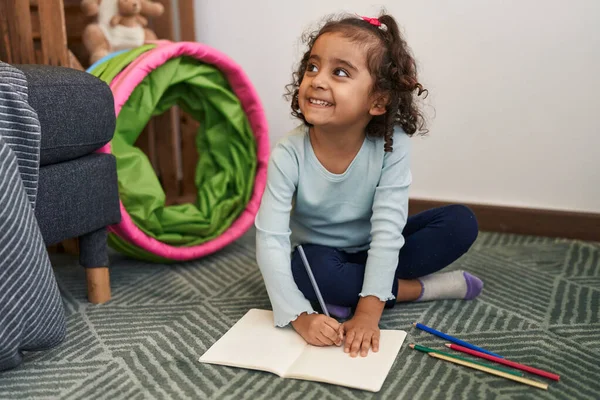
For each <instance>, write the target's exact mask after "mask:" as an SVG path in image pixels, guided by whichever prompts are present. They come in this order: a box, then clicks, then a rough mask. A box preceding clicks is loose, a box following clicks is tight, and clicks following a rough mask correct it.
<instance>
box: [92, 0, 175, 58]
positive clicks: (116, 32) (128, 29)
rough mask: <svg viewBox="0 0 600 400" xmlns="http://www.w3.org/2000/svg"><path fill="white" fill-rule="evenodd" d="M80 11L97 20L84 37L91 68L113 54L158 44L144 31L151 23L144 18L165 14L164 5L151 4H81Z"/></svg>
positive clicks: (128, 0)
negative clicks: (143, 45) (150, 43)
mask: <svg viewBox="0 0 600 400" xmlns="http://www.w3.org/2000/svg"><path fill="white" fill-rule="evenodd" d="M81 9H82V11H83V13H84V14H85V15H86V16H95V17H97V21H96V22H95V23H92V24H89V25H88V26H86V27H85V29H84V31H83V34H82V39H83V44H84V45H85V47H86V49H87V50H88V52H89V54H90V59H89V62H90V64H93V63H95V62H96V61H98V60H99V59H101V58H102V57H104V56H105V55H107V54H109V53H111V52H113V51H118V50H123V49H131V48H135V47H138V46H141V45H142V44H144V42H146V41H150V40H156V39H157V37H156V34H155V33H154V32H153V31H152V30H150V29H148V28H145V26H146V25H147V23H148V21H147V20H146V18H144V17H158V16H161V15H162V14H163V13H164V11H165V9H164V7H163V5H162V4H160V3H155V2H153V1H151V0H82V1H81ZM115 17H116V18H115Z"/></svg>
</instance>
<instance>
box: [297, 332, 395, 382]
mask: <svg viewBox="0 0 600 400" xmlns="http://www.w3.org/2000/svg"><path fill="white" fill-rule="evenodd" d="M405 338H406V332H404V331H399V330H381V337H380V344H379V351H378V352H377V353H374V352H373V351H372V350H369V354H368V355H367V356H366V357H361V356H360V354H359V355H358V356H357V357H355V358H352V357H350V354H349V353H344V348H343V347H336V346H330V347H314V346H307V348H306V349H305V350H304V352H303V353H302V355H300V358H299V359H298V360H297V361H296V362H295V363H294V364H293V365H292V366H291V367H290V369H289V370H288V371H287V374H286V376H288V377H292V378H293V377H297V378H303V379H311V380H315V381H320V382H328V383H333V384H338V385H343V386H348V387H353V388H357V389H365V390H370V391H373V392H377V391H379V390H380V389H381V386H382V385H383V382H384V381H385V378H386V376H387V374H388V373H389V371H390V368H391V367H392V365H393V364H394V360H395V359H396V356H397V355H398V352H399V350H400V347H401V346H402V343H403V342H404V339H405Z"/></svg>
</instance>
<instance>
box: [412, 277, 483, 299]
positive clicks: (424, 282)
mask: <svg viewBox="0 0 600 400" xmlns="http://www.w3.org/2000/svg"><path fill="white" fill-rule="evenodd" d="M418 281H419V282H420V283H421V288H422V289H421V296H419V298H418V299H417V300H415V301H428V300H442V299H466V300H471V299H474V298H475V297H477V296H478V295H479V293H481V290H482V289H483V282H482V281H481V279H479V278H478V277H476V276H474V275H471V274H469V273H468V272H465V271H462V270H460V271H451V272H441V273H436V274H431V275H427V276H424V277H422V278H419V279H418Z"/></svg>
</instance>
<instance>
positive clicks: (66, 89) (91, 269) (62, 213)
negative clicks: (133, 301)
mask: <svg viewBox="0 0 600 400" xmlns="http://www.w3.org/2000/svg"><path fill="white" fill-rule="evenodd" d="M15 67H17V68H18V69H20V70H21V71H23V72H24V74H25V76H26V77H27V83H28V89H29V104H30V105H31V107H33V109H34V110H35V111H36V112H37V114H38V118H39V121H40V126H41V149H40V169H39V183H38V197H37V205H36V208H35V216H36V219H37V221H38V224H39V227H40V230H41V233H42V236H43V239H44V242H45V244H46V245H47V246H49V245H53V244H56V243H59V242H61V241H63V240H65V239H69V238H79V262H80V264H81V265H82V266H83V267H84V268H86V276H87V286H88V299H89V300H90V301H91V302H92V303H104V302H106V301H108V300H109V299H110V280H109V273H108V253H107V243H106V236H107V229H106V227H107V226H109V225H111V224H115V223H117V222H119V221H120V218H121V215H120V210H119V193H118V185H117V172H116V161H115V158H114V157H113V156H112V155H110V154H99V153H97V152H96V150H98V149H99V148H101V147H102V146H103V145H105V144H106V143H108V142H109V141H110V140H111V139H112V136H113V133H114V127H115V113H114V103H113V97H112V92H111V91H110V88H109V87H108V85H107V84H105V83H104V82H102V81H101V80H99V79H97V78H96V77H94V76H92V75H90V74H87V73H85V72H83V71H77V70H74V69H70V68H63V67H52V66H44V65H16V66H15Z"/></svg>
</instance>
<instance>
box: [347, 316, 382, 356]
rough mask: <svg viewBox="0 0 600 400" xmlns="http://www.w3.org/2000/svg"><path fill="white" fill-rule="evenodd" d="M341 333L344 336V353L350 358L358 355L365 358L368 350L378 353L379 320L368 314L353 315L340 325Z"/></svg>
mask: <svg viewBox="0 0 600 400" xmlns="http://www.w3.org/2000/svg"><path fill="white" fill-rule="evenodd" d="M342 332H343V333H344V334H345V336H346V343H345V345H344V352H346V353H348V352H350V357H356V356H357V355H358V352H359V350H360V355H361V356H362V357H366V356H367V354H368V352H369V348H370V347H372V348H373V351H374V352H378V351H379V334H380V333H379V318H377V317H374V316H372V315H370V314H368V313H357V314H354V317H352V319H351V320H349V321H346V322H344V323H343V324H342Z"/></svg>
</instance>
